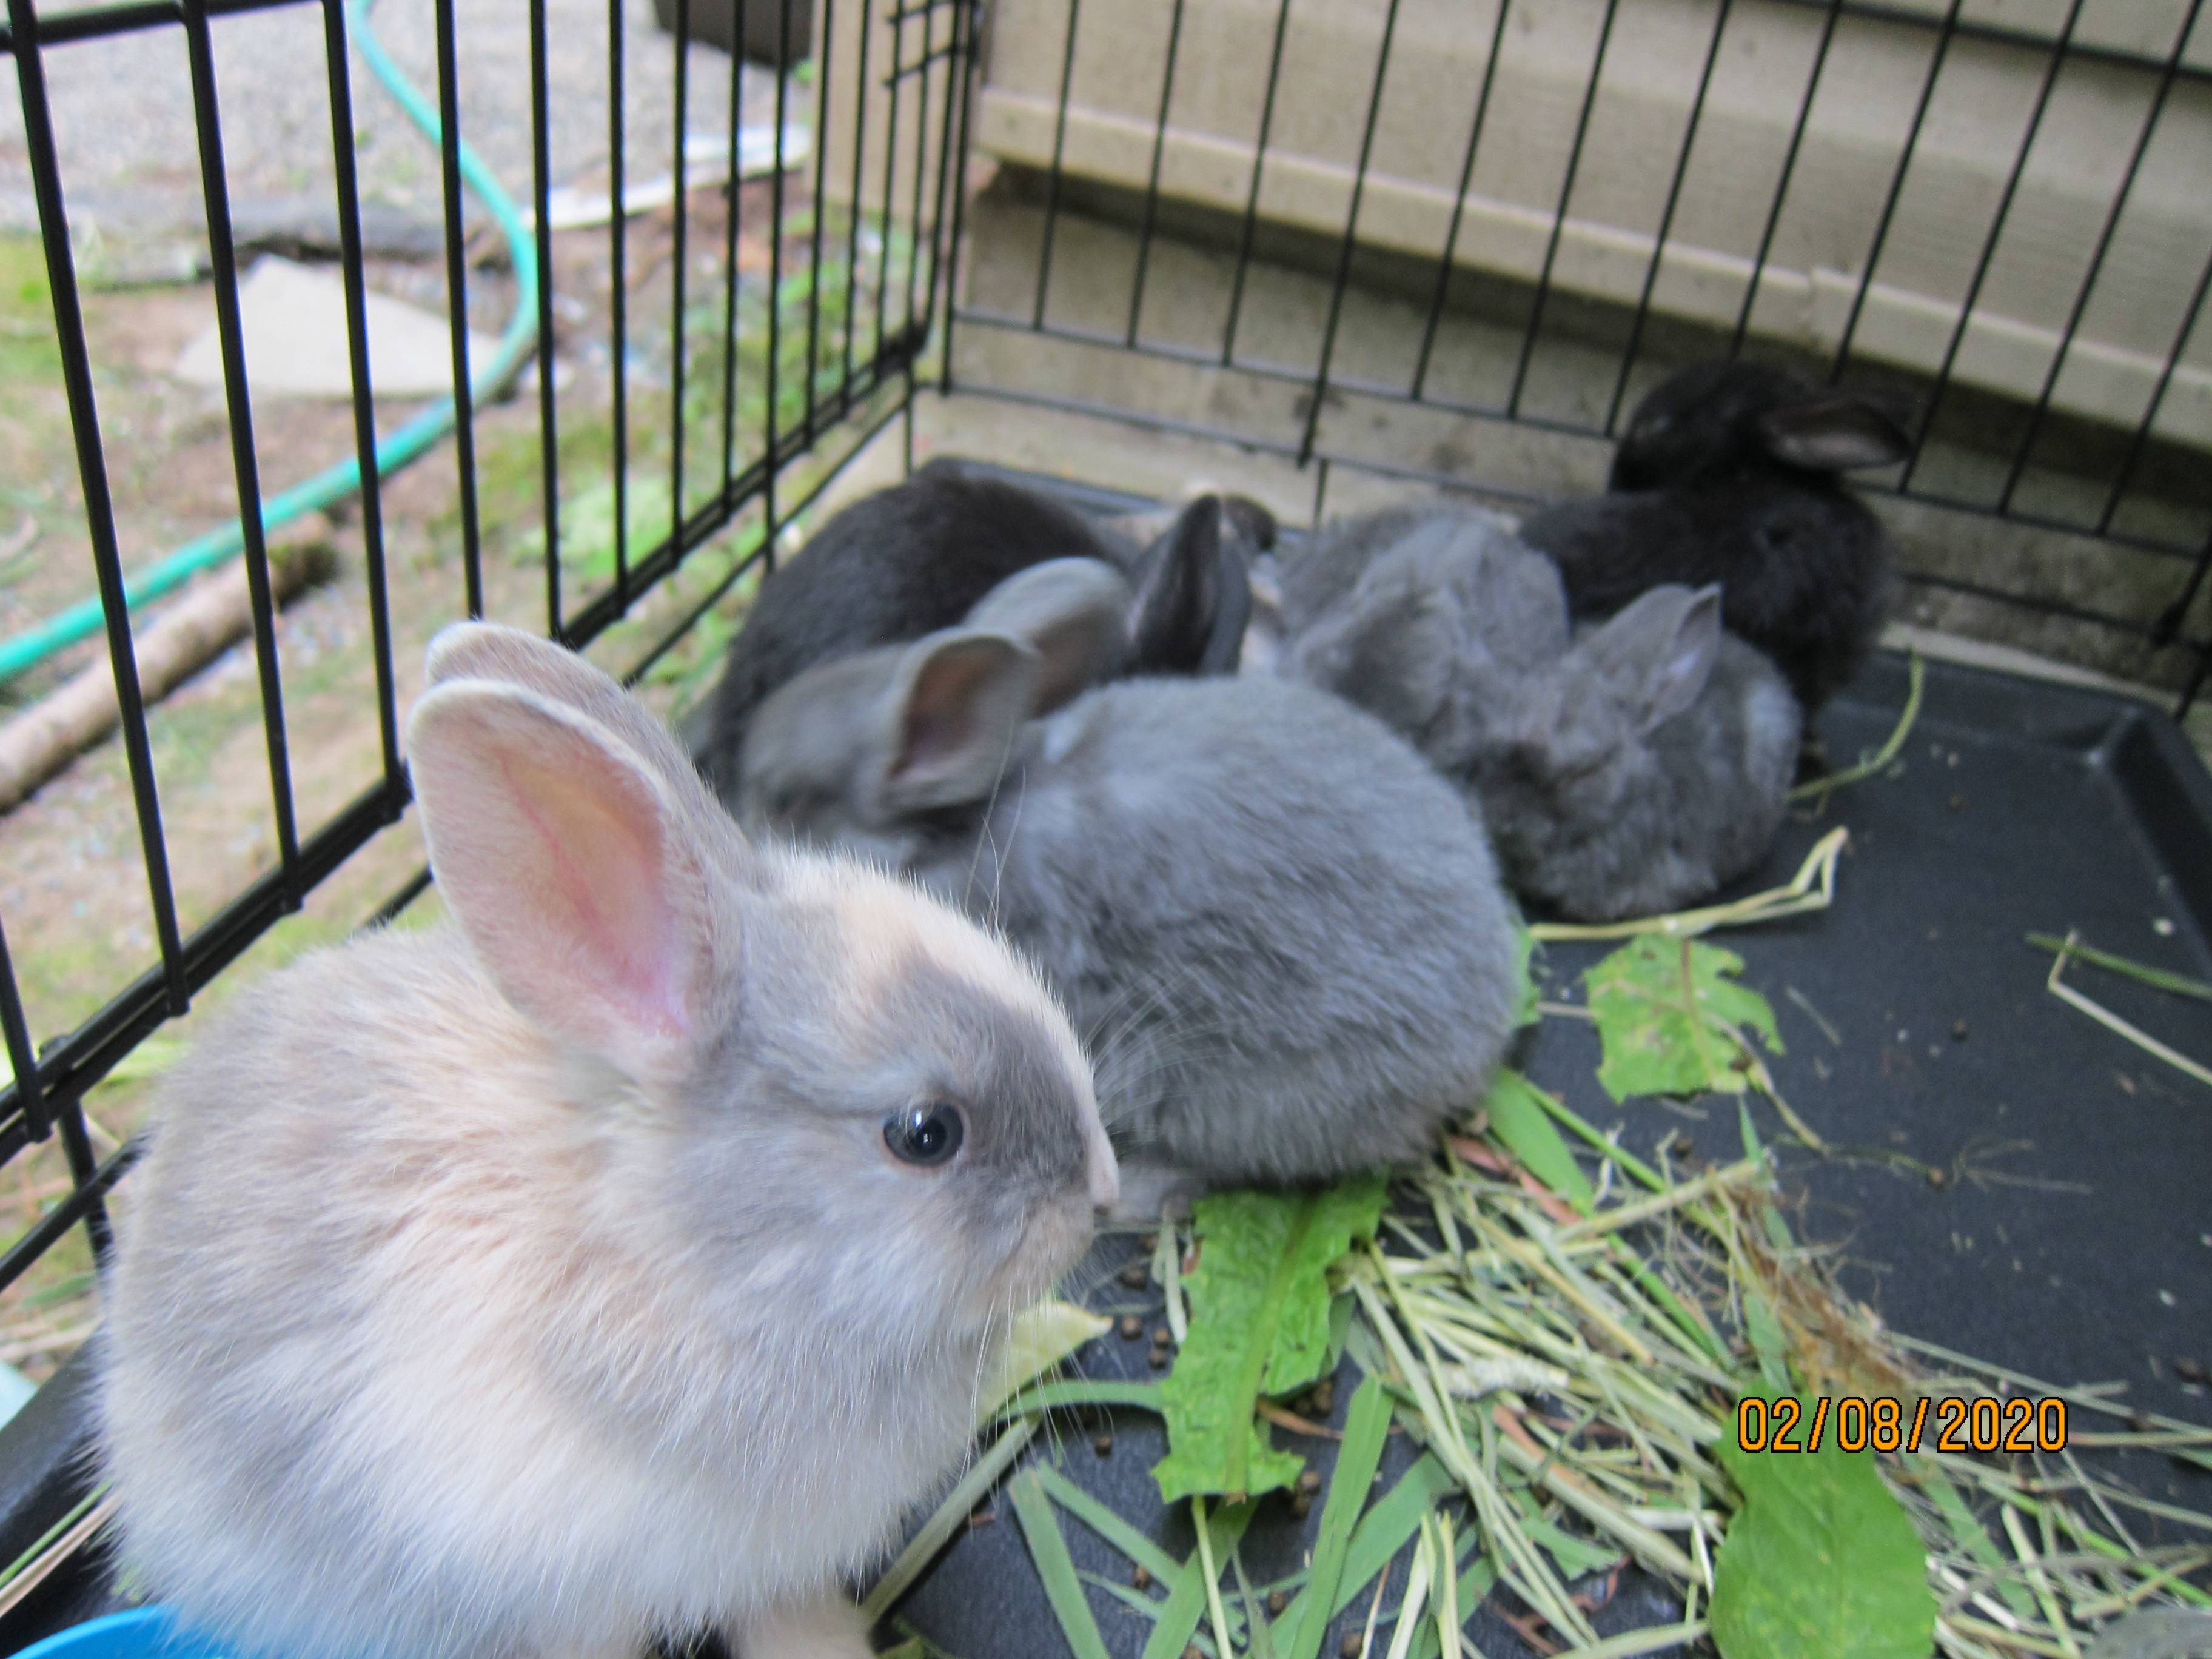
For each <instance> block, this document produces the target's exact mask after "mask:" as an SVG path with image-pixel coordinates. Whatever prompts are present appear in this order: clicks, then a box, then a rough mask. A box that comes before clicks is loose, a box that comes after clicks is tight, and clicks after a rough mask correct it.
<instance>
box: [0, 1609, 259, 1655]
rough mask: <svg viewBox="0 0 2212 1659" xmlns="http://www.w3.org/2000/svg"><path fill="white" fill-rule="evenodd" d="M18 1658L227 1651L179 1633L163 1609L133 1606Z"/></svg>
mask: <svg viewBox="0 0 2212 1659" xmlns="http://www.w3.org/2000/svg"><path fill="white" fill-rule="evenodd" d="M15 1659H226V1655H225V1650H223V1649H222V1648H219V1647H216V1646H215V1645H214V1644H211V1643H209V1642H207V1641H204V1640H203V1639H202V1638H199V1637H197V1636H195V1635H193V1634H191V1632H188V1631H180V1630H179V1629H178V1628H177V1626H176V1624H175V1621H174V1620H173V1619H172V1618H171V1617H170V1614H169V1610H168V1608H167V1607H133V1608H131V1611H130V1612H128V1613H107V1614H105V1615H103V1616H102V1617H100V1618H98V1619H90V1620H86V1621H85V1622H84V1623H83V1624H82V1625H72V1626H70V1627H69V1628H68V1629H67V1630H64V1631H57V1632H55V1633H54V1634H53V1635H52V1636H49V1637H48V1638H46V1640H45V1641H43V1642H34V1643H33V1644H31V1645H30V1646H29V1647H27V1648H25V1649H24V1650H22V1651H21V1653H18V1654H17V1655H15Z"/></svg>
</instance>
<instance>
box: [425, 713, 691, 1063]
mask: <svg viewBox="0 0 2212 1659" xmlns="http://www.w3.org/2000/svg"><path fill="white" fill-rule="evenodd" d="M407 738H408V757H409V768H410V772H411V773H412V775H413V778H414V783H415V793H416V799H417V800H418V801H419V802H420V803H421V805H422V824H423V833H424V836H425V837H426V838H427V839H428V842H429V844H430V861H431V865H432V867H433V868H434V869H435V871H436V872H437V878H438V886H439V890H440V891H441V893H442V894H443V895H444V896H445V899H446V902H447V904H448V905H449V906H450V907H451V908H452V909H453V913H454V914H455V915H457V916H458V917H459V919H460V923H461V927H462V929H463V931H464V932H465V933H466V934H467V935H468V938H469V942H470V943H471V945H474V946H475V947H476V951H477V956H478V957H479V958H480V959H481V960H482V961H483V963H484V965H485V967H486V968H487V969H489V970H490V972H491V975H492V978H493V979H494V981H496V983H497V984H498V986H499V988H500V990H501V994H503V995H504V996H505V997H506V998H507V1000H508V1001H509V1002H510V1003H512V1004H513V1006H515V1007H516V1008H517V1009H518V1010H520V1012H522V1013H523V1014H524V1015H525V1016H526V1018H529V1019H530V1020H531V1022H532V1024H535V1025H537V1026H538V1028H539V1029H540V1030H543V1031H544V1032H545V1034H546V1035H547V1036H550V1037H553V1038H555V1039H556V1040H557V1041H560V1042H564V1043H568V1044H571V1045H573V1046H574V1047H576V1048H580V1049H583V1050H585V1051H586V1052H588V1053H591V1054H598V1055H599V1056H600V1057H602V1058H603V1059H605V1060H610V1061H611V1062H612V1063H613V1064H614V1065H616V1066H618V1067H619V1068H621V1069H622V1070H623V1071H624V1072H626V1073H629V1074H630V1075H632V1076H634V1077H637V1078H640V1079H647V1080H654V1081H660V1082H670V1081H673V1080H674V1079H676V1078H677V1077H678V1076H680V1075H681V1074H682V1073H683V1071H684V1069H685V1067H686V1066H687V1065H688V1063H689V1060H690V1054H691V1045H692V1043H693V1041H694V1039H695V1034H696V1033H697V1032H698V1031H699V1030H702V1027H703V1026H705V1025H706V1024H708V1021H709V1020H710V1019H711V1017H712V1011H711V1010H710V1009H709V1008H708V1006H707V999H708V996H709V995H710V994H713V993H714V988H715V987H716V985H717V983H718V980H717V975H716V971H715V970H716V965H717V964H716V957H717V954H718V952H717V943H718V936H719V935H720V934H723V933H726V932H727V930H728V929H729V928H730V927H732V924H733V921H734V918H733V917H730V916H727V915H725V914H724V912H725V911H726V909H727V906H726V904H724V903H721V902H718V896H717V895H716V894H715V893H714V891H713V890H712V889H711V887H710V884H709V881H708V874H707V872H706V870H705V869H704V867H703V865H702V857H701V849H700V848H698V847H697V846H696V844H695V843H694V842H693V841H692V840H691V838H690V836H688V835H687V833H686V831H685V829H684V816H685V815H684V812H683V811H682V810H681V808H680V806H679V805H678V802H677V801H675V800H674V799H671V793H670V791H669V789H668V787H667V785H666V784H665V782H663V781H662V780H661V779H659V777H657V776H655V775H654V774H653V769H652V768H651V767H650V766H648V765H647V763H644V762H643V761H641V759H640V758H639V757H637V756H636V755H635V753H634V752H632V751H631V750H630V748H629V745H628V744H627V743H626V742H624V741H623V738H622V737H621V736H619V735H618V734H617V733H616V732H612V731H610V730H609V729H608V728H607V727H606V726H604V725H602V724H600V723H599V721H597V720H592V719H591V718H590V717H589V716H588V715H585V714H580V713H579V712H578V711H576V710H575V709H574V708H569V707H568V706H566V705H564V704H562V703H560V702H555V701H554V700H552V699H550V698H549V697H546V696H543V695H541V694H539V693H538V692H537V691H535V690H531V689H529V688H528V687H526V686H519V685H515V684H509V683H503V682H499V681H492V680H483V679H459V680H447V682H446V683H445V684H441V685H439V686H436V687H435V688H434V689H433V690H430V691H429V692H428V693H427V694H426V695H425V696H423V697H422V700H421V701H420V702H417V703H416V705H415V711H414V714H413V715H412V717H411V718H410V720H409V721H408V725H407ZM720 943H721V945H723V947H724V950H723V954H729V952H728V951H727V946H728V945H729V943H730V941H729V940H728V939H726V938H725V939H720Z"/></svg>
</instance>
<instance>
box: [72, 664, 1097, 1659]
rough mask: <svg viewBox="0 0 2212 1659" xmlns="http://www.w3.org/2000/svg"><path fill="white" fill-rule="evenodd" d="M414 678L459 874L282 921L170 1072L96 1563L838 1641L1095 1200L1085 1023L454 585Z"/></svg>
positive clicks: (581, 1651)
mask: <svg viewBox="0 0 2212 1659" xmlns="http://www.w3.org/2000/svg"><path fill="white" fill-rule="evenodd" d="M428 678H429V680H430V682H431V687H430V689H429V690H427V691H426V692H425V693H424V694H423V695H422V697H421V698H420V699H419V700H418V701H417V702H416V705H415V708H414V712H413V714H412V716H411V717H410V720H409V722H408V728H407V730H408V757H409V764H410V772H411V775H412V777H413V780H414V786H415V790H416V801H417V804H418V805H419V807H420V809H421V811H422V817H423V821H424V831H425V835H426V837H427V839H428V843H429V848H430V855H431V858H432V860H433V861H434V863H435V866H436V869H437V873H438V884H439V890H440V891H441V893H442V894H443V895H444V896H445V897H446V900H447V906H448V908H449V909H450V910H451V911H452V912H453V916H454V918H455V920H454V921H453V922H452V923H451V924H449V925H447V926H445V927H438V928H434V929H427V930H410V931H404V932H401V931H391V932H386V933H375V934H370V935H368V936H364V937H361V938H356V939H352V940H350V941H349V942H347V943H345V944H343V945H337V946H336V947H334V948H332V949H330V950H325V951H314V952H311V953H309V954H307V955H306V956H304V957H301V958H300V959H298V960H297V961H295V962H294V963H291V964H290V965H289V966H288V967H286V968H284V969H283V970H282V971H280V972H278V973H275V974H272V975H270V977H269V978H267V979H266V980H264V981H261V982H260V983H258V984H257V985H254V986H252V987H249V988H248V989H247V990H246V991H245V992H244V993H242V994H240V996H239V997H238V998H237V999H236V1000H235V1001H234V1004H233V1005H232V1006H229V1007H228V1008H227V1009H225V1010H224V1011H223V1013H222V1018H220V1019H219V1020H218V1022H217V1023H216V1024H214V1025H213V1026H211V1027H210V1028H209V1029H208V1030H206V1031H205V1032H204V1033H203V1034H202V1035H201V1036H199V1037H198V1038H197V1040H196V1042H195V1044H194V1047H193V1050H192V1053H191V1054H190V1055H188V1056H187V1057H186V1058H185V1060H183V1061H182V1062H181V1063H180V1064H179V1066H177V1067H176V1068H175V1069H174V1070H173V1071H172V1072H170V1073H168V1074H167V1076H165V1077H164V1078H163V1079H161V1085H160V1091H159V1097H158V1098H159V1116H158V1119H157V1121H156V1127H155V1132H154V1135H153V1143H152V1149H151V1151H150V1152H149V1153H148V1154H147V1156H146V1158H145V1159H144V1161H143V1163H142V1164H140V1166H139V1168H138V1170H137V1173H136V1174H135V1175H134V1176H132V1178H131V1197H132V1200H133V1201H132V1206H131V1212H130V1214H129V1216H128V1217H127V1218H125V1219H126V1224H127V1225H126V1226H125V1231H124V1233H123V1237H122V1240H121V1243H120V1246H119V1249H118V1253H117V1256H116V1260H115V1262H114V1265H113V1267H112V1269H111V1271H110V1273H109V1277H108V1282H107V1285H106V1291H107V1310H108V1316H107V1324H106V1329H105V1333H104V1338H105V1346H106V1352H105V1356H104V1360H105V1363H104V1366H103V1372H102V1377H101V1385H100V1415H101V1425H102V1437H103V1458H104V1462H105V1467H106V1474H107V1475H108V1477H109V1478H110V1479H111V1480H112V1481H113V1483H114V1488H115V1491H116V1493H117V1495H118V1499H119V1500H120V1504H121V1509H120V1519H121V1522H122V1533H123V1553H124V1559H125V1560H126V1561H128V1562H130V1563H131V1565H133V1567H134V1568H135V1570H136V1571H137V1572H138V1573H139V1574H140V1575H142V1577H143V1583H145V1585H146V1586H147V1588H148V1589H149V1590H150V1591H151V1592H152V1593H153V1594H155V1595H157V1596H159V1597H160V1598H161V1600H163V1601H167V1602H169V1603H171V1604H172V1605H173V1606H174V1607H176V1608H177V1609H178V1612H179V1617H180V1619H181V1620H183V1621H185V1623H186V1624H188V1625H189V1626H191V1627H192V1628H194V1629H195V1630H197V1631H198V1632H203V1633H204V1634H206V1635H207V1636H208V1637H209V1638H210V1639H211V1640H213V1641H216V1642H219V1643H221V1644H223V1650H225V1651H228V1652H236V1653H240V1654H241V1655H245V1656H257V1655H270V1654H283V1655H290V1656H295V1659H307V1656H310V1655H320V1656H328V1659H633V1656H635V1655H636V1654H638V1653H639V1652H640V1651H641V1650H642V1649H643V1648H644V1647H645V1646H646V1644H648V1643H650V1642H652V1641H653V1640H654V1639H655V1638H674V1639H676V1640H678V1641H679V1642H680V1641H681V1640H682V1639H683V1638H687V1637H689V1636H690V1635H692V1634H694V1633H696V1632H700V1631H702V1630H704V1629H706V1628H708V1627H714V1628H719V1629H720V1631H721V1632H723V1633H724V1634H725V1635H726V1636H727V1637H729V1638H732V1645H733V1648H734V1650H735V1654H736V1656H737V1659H866V1655H867V1654H868V1652H869V1647H868V1644H867V1640H866V1629H865V1624H866V1621H865V1620H864V1619H863V1618H862V1616H861V1615H860V1612H859V1610H858V1609H856V1608H854V1607H851V1606H850V1605H849V1604H848V1603H847V1602H846V1601H844V1599H843V1594H842V1583H843V1581H844V1579H845V1577H847V1576H848V1574H850V1573H852V1572H854V1571H857V1570H858V1569H860V1567H861V1566H863V1565H865V1564H866V1563H867V1562H868V1561H870V1560H872V1559H878V1558H879V1557H880V1554H881V1553H882V1551H883V1549H884V1546H885V1545H887V1544H888V1543H890V1541H892V1540H893V1538H894V1537H895V1535H896V1531H897V1529H898V1528H899V1526H900V1523H901V1522H902V1520H903V1518H904V1517H905V1516H906V1514H907V1512H908V1510H909V1508H910V1507H911V1506H912V1505H913V1504H915V1502H916V1501H917V1500H919V1499H921V1498H923V1497H925V1496H926V1495H927V1493H928V1492H930V1491H931V1490H932V1489H933V1488H934V1487H935V1486H938V1485H939V1483H940V1482H941V1481H942V1480H944V1478H945V1476H946V1475H947V1474H950V1473H951V1471H952V1470H953V1469H954V1468H956V1467H957V1465H958V1464H959V1462H960V1461H961V1460H962V1458H963V1457H964V1456H965V1455H967V1452H968V1450H969V1445H970V1443H971V1437H972V1434H973V1431H974V1428H975V1414H976V1410H977V1407H978V1404H979V1402H978V1401H977V1399H976V1392H977V1389H978V1388H979V1385H980V1383H981V1379H983V1378H984V1377H987V1376H989V1375H990V1373H991V1369H992V1366H993V1364H994V1355H995V1353H996V1352H999V1351H1000V1349H1001V1347H1002V1346H1003V1343H1004V1340H1005V1335H1006V1328H1007V1323H1008V1316H1009V1315H1010V1314H1011V1313H1012V1312H1013V1311H1014V1310H1016V1309H1018V1308H1019V1307H1020V1306H1021V1305H1022V1304H1024V1302H1026V1301H1027V1300H1029V1299H1030V1298H1031V1297H1035V1296H1036V1295H1037V1294H1039V1293H1040V1292H1042V1291H1044V1290H1045V1289H1046V1288H1047V1287H1048V1285H1050V1284H1051V1283H1052V1282H1053V1280H1054V1279H1055V1278H1056V1277H1057V1276H1058V1275H1059V1274H1060V1273H1062V1272H1064V1271H1065V1270H1066V1269H1067V1268H1068V1267H1072V1266H1073V1265H1074V1263H1075V1261H1077V1260H1078V1259H1079V1256H1080V1255H1081V1254H1082V1252H1083V1250H1084V1249H1085V1247H1086V1246H1087V1245H1088V1243H1089V1242H1090V1239H1091V1227H1092V1218H1093V1208H1094V1206H1098V1205H1105V1204H1110V1203H1111V1202H1112V1201H1113V1200H1114V1197H1115V1167H1114V1161H1113V1154H1112V1152H1111V1151H1110V1149H1109V1146H1108V1145H1107V1142H1106V1138H1105V1133H1104V1131H1103V1128H1102V1127H1101V1126H1100V1124H1099V1121H1098V1117H1097V1109H1096V1106H1095V1103H1094V1098H1093V1094H1092V1087H1091V1077H1090V1071H1089V1066H1088V1065H1087V1063H1086V1061H1085V1058H1084V1056H1083V1054H1082V1052H1081V1050H1080V1049H1079V1047H1078V1045H1077V1041H1076V1036H1075V1033H1074V1032H1073V1030H1071V1029H1070V1028H1069V1026H1068V1024H1067V1022H1066V1018H1065V1017H1064V1015H1063V1014H1062V1013H1061V1012H1060V1010H1059V1009H1058V1008H1057V1007H1056V1006H1054V1003H1053V1001H1052V999H1051V997H1050V996H1049V994H1048V992H1047V990H1046V987H1044V986H1043V984H1042V982H1041V981H1039V980H1038V978H1037V977H1036V975H1035V973H1034V972H1033V971H1032V970H1031V969H1030V968H1029V967H1028V966H1027V965H1026V964H1024V963H1022V962H1020V961H1019V960H1018V958H1017V957H1015V956H1014V955H1013V953H1012V952H1011V951H1008V950H1007V949H1006V947H1005V945H1003V943H1001V942H1000V941H999V940H996V939H992V938H990V937H989V936H988V935H987V933H985V932H984V931H983V930H982V929H981V928H978V927H975V925H974V924H973V923H972V922H971V921H969V920H967V919H966V918H964V917H962V916H960V915H957V913H955V912H954V911H952V910H951V909H950V908H947V907H945V905H942V904H940V903H938V902H934V901H932V900H930V899H928V898H927V897H925V896H922V895H921V894H919V893H917V892H915V890H913V889H912V888H911V887H909V886H908V885H907V884H904V883H902V882H899V881H896V880H895V879H893V878H890V877H889V876H887V875H885V874H884V872H881V871H878V870H871V869H867V868H866V867H864V866H859V865H855V864H853V863H850V862H848V861H844V860H835V859H829V858H823V857H821V856H819V855H817V854H809V853H805V852H803V851H800V850H798V849H792V848H775V847H763V846H757V845H756V844H754V843H752V842H749V841H747V840H746V839H745V837H744V836H742V835H741V834H740V833H739V832H738V829H736V828H735V826H733V825H732V823H730V821H729V819H728V817H726V815H725V814H724V813H723V811H721V810H720V807H718V806H717V805H715V804H714V802H713V800H712V799H710V798H709V797H708V794H707V793H706V791H705V790H704V789H703V788H702V787H701V785H700V782H699V781H698V779H697V778H696V776H695V775H693V773H692V770H691V768H690V763H689V761H688V760H687V758H686V757H684V754H683V753H682V752H681V751H680V750H678V748H677V746H676V744H674V743H673V742H672V741H671V738H669V736H668V734H667V733H666V732H665V731H663V730H662V729H661V728H660V727H659V724H658V723H657V722H656V721H655V720H654V719H653V716H652V714H650V713H649V712H647V709H646V708H644V707H643V705H641V704H640V703H639V702H636V701H635V699H634V698H632V697H630V696H628V695H627V694H626V693H624V692H623V690H621V689H620V688H619V687H617V685H616V684H614V682H613V681H611V680H610V679H608V678H606V676H605V675H604V674H602V673H600V672H599V671H598V670H596V669H594V668H592V667H591V666H590V665H588V664H586V663H585V662H584V661H583V660H582V659H580V658H578V657H575V656H573V655H571V654H570V653H568V652H566V651H563V650H562V649H560V648H558V647H555V646H552V645H549V644H547V643H546V642H544V641H540V640H533V639H531V638H529V637H528V636H526V635H521V634H519V633H516V632H515V631H513V630H512V629H501V628H495V627H491V626H488V625H484V624H465V625H459V626H456V627H454V628H451V629H447V630H446V631H445V632H443V633H441V635H439V636H438V638H437V640H436V641H435V642H434V644H433V646H432V647H431V653H430V659H429V665H428Z"/></svg>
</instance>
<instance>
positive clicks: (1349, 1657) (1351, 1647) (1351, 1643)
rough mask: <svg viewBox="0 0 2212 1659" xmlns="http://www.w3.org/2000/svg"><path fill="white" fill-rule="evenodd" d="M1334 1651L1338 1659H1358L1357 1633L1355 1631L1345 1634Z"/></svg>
mask: <svg viewBox="0 0 2212 1659" xmlns="http://www.w3.org/2000/svg"><path fill="white" fill-rule="evenodd" d="M1336 1650H1337V1653H1338V1655H1339V1656H1340V1659H1359V1632H1358V1631H1356V1630H1348V1631H1346V1632H1344V1640H1342V1641H1341V1642H1339V1643H1338V1644H1336Z"/></svg>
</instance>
